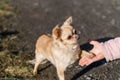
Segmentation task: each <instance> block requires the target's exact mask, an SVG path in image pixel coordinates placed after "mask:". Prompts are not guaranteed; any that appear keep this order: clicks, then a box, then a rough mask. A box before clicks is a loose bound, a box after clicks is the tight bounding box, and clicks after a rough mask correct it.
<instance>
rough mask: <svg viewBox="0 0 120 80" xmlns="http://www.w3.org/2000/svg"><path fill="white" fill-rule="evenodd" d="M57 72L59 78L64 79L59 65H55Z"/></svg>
mask: <svg viewBox="0 0 120 80" xmlns="http://www.w3.org/2000/svg"><path fill="white" fill-rule="evenodd" d="M57 74H58V77H59V80H65V77H64V69H62V68H61V67H57Z"/></svg>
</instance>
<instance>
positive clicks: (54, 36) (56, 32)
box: [52, 25, 61, 39]
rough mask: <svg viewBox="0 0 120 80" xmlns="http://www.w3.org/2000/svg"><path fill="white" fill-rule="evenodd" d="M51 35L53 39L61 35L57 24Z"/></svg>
mask: <svg viewBox="0 0 120 80" xmlns="http://www.w3.org/2000/svg"><path fill="white" fill-rule="evenodd" d="M52 36H53V38H54V39H59V38H60V36H61V29H60V28H59V27H58V25H57V26H56V27H55V28H54V29H53V31H52Z"/></svg>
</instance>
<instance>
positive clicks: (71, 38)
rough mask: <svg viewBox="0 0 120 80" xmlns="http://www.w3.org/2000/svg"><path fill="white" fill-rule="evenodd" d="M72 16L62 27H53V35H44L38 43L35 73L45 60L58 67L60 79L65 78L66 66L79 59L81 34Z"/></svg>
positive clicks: (63, 79)
mask: <svg viewBox="0 0 120 80" xmlns="http://www.w3.org/2000/svg"><path fill="white" fill-rule="evenodd" d="M71 23H72V17H69V18H68V19H67V20H66V21H65V22H64V23H63V25H62V26H61V27H58V25H57V26H56V27H55V28H54V29H53V31H52V36H50V35H42V36H40V37H39V39H38V40H37V43H36V50H35V59H36V62H35V66H34V71H33V74H34V75H36V74H37V69H38V66H39V64H41V63H42V61H44V60H46V59H47V60H48V61H50V62H51V63H52V64H53V65H54V66H55V67H56V69H57V74H58V77H59V80H65V78H64V71H65V70H66V68H67V67H68V66H69V65H70V64H72V63H74V62H75V61H76V60H77V59H79V55H80V54H79V53H80V46H79V44H78V39H79V36H78V34H76V31H75V29H74V28H73V26H71Z"/></svg>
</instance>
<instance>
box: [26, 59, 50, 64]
mask: <svg viewBox="0 0 120 80" xmlns="http://www.w3.org/2000/svg"><path fill="white" fill-rule="evenodd" d="M35 62H36V60H35V59H33V60H28V61H26V63H28V64H32V65H34V64H35ZM47 62H48V60H43V61H42V62H41V63H40V64H45V63H47Z"/></svg>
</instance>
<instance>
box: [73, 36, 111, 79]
mask: <svg viewBox="0 0 120 80" xmlns="http://www.w3.org/2000/svg"><path fill="white" fill-rule="evenodd" d="M110 39H113V38H112V37H106V38H101V39H97V40H96V41H99V42H105V41H108V40H110ZM80 48H81V50H86V51H89V50H91V49H92V48H93V46H92V45H90V44H89V43H85V44H83V45H81V46H80ZM105 62H106V61H105V59H103V60H101V61H98V62H95V63H92V64H91V65H89V66H87V67H83V69H82V70H81V71H80V72H78V73H76V74H75V75H74V76H73V77H72V79H71V80H77V79H78V78H79V77H80V76H82V75H84V74H85V73H87V72H88V71H89V70H91V69H93V68H95V67H98V66H100V65H103V64H104V63H105Z"/></svg>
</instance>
